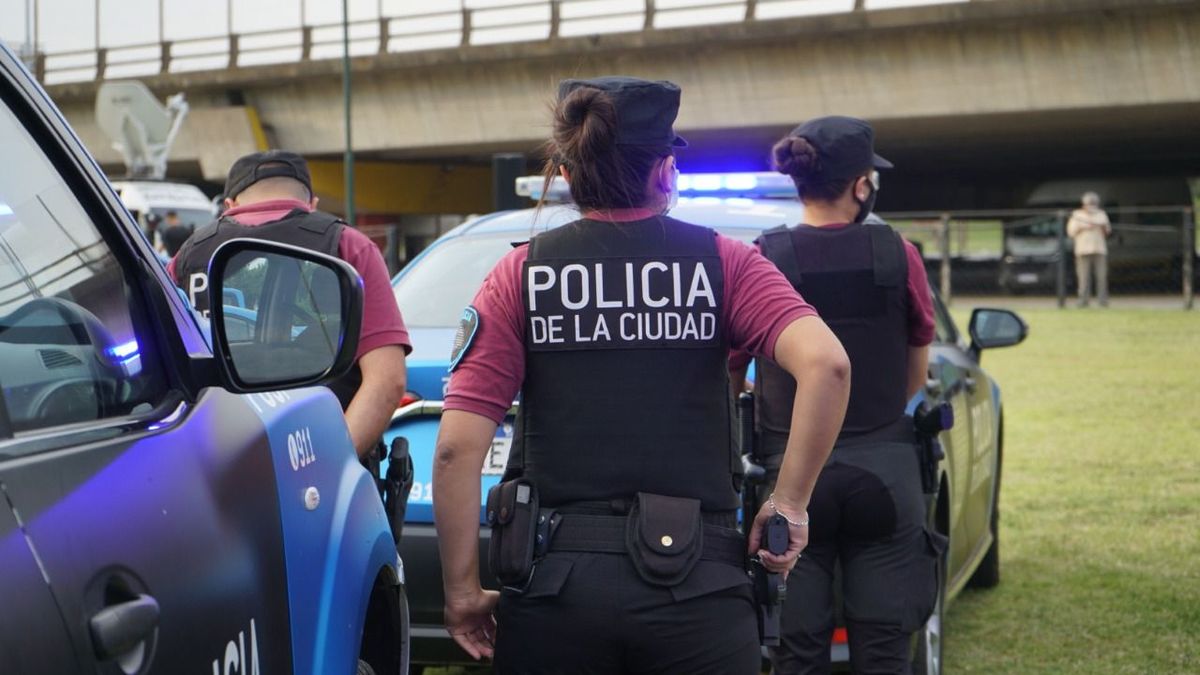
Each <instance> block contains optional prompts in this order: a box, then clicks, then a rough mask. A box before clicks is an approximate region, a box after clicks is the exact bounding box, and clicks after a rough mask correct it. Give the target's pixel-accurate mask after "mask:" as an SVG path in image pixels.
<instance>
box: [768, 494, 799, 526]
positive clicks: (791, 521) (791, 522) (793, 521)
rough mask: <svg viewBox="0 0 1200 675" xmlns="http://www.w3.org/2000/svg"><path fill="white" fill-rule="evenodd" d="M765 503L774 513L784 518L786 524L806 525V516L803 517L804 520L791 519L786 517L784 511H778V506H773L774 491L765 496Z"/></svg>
mask: <svg viewBox="0 0 1200 675" xmlns="http://www.w3.org/2000/svg"><path fill="white" fill-rule="evenodd" d="M767 505H768V506H770V507H771V510H772V511H774V512H775V515H777V516H779V517H780V518H783V519H784V520H786V521H787V524H788V525H791V526H792V527H808V518H805V519H804V520H792V519H791V518H788V517H787V514H786V513H784V512H782V511H780V510H779V507H778V506H775V493H774V492H772V493H771V495H770V496H769V497H767Z"/></svg>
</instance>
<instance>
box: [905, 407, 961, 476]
mask: <svg viewBox="0 0 1200 675" xmlns="http://www.w3.org/2000/svg"><path fill="white" fill-rule="evenodd" d="M953 426H954V408H952V407H950V404H949V403H945V402H942V403H939V404H937V405H932V406H931V405H929V403H928V402H926V401H922V402H921V404H920V405H919V406H917V409H916V411H914V412H913V428H914V429H915V431H916V434H917V459H918V460H919V461H920V465H921V489H922V490H923V491H924V492H925V494H927V495H929V494H933V493H935V492H937V488H938V485H937V479H938V464H940V463H941V461H942V459H944V458H945V457H946V452H945V451H944V450H942V444H941V441H939V440H938V434H940V433H941V432H943V431H947V430H949V429H950V428H952V427H953Z"/></svg>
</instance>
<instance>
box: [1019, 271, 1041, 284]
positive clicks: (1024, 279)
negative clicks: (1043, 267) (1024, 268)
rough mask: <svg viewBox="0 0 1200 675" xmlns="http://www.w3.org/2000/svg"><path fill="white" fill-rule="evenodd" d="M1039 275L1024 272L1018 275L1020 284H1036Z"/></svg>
mask: <svg viewBox="0 0 1200 675" xmlns="http://www.w3.org/2000/svg"><path fill="white" fill-rule="evenodd" d="M1037 281H1038V275H1037V273H1036V272H1022V273H1020V274H1018V275H1017V283H1018V284H1036V283H1037Z"/></svg>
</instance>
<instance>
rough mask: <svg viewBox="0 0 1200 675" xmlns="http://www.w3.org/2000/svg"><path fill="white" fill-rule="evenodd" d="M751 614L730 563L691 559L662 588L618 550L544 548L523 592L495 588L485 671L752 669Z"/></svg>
mask: <svg viewBox="0 0 1200 675" xmlns="http://www.w3.org/2000/svg"><path fill="white" fill-rule="evenodd" d="M756 621H757V620H756V610H755V605H754V598H753V594H752V592H751V588H750V583H749V581H748V579H747V577H746V573H745V571H744V570H742V569H740V568H738V567H737V566H735V565H730V564H727V563H721V562H715V561H709V560H700V561H699V562H697V563H696V567H695V569H693V570H692V572H691V574H690V575H689V576H688V577H687V578H686V579H685V580H684V581H683V582H681V583H680V584H679V585H677V586H673V587H671V588H663V587H660V586H652V585H649V584H647V583H645V582H644V581H642V579H641V578H640V577H639V576H638V574H637V572H636V570H634V567H633V565H632V563H631V562H630V560H629V557H628V556H627V555H622V554H618V553H575V552H551V553H549V554H548V555H546V557H545V558H543V559H542V560H541V561H539V562H538V564H537V569H536V571H535V572H534V575H533V578H532V579H531V581H530V583H529V586H528V587H527V589H526V590H525V592H524V593H521V594H518V593H516V592H514V591H511V590H504V591H502V592H501V595H500V605H499V608H498V609H497V612H496V622H497V629H496V653H495V659H494V668H493V672H496V673H522V674H526V673H528V674H535V673H556V674H558V673H581V674H583V673H589V674H590V673H596V674H599V673H604V674H608V673H613V674H615V673H631V674H632V673H680V674H684V673H686V674H697V675H699V674H704V673H711V674H712V675H718V674H720V675H742V674H745V675H752V674H755V673H758V672H759V669H760V667H761V665H762V656H761V650H760V648H759V643H758V627H757V623H756Z"/></svg>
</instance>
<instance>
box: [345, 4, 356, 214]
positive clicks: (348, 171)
mask: <svg viewBox="0 0 1200 675" xmlns="http://www.w3.org/2000/svg"><path fill="white" fill-rule="evenodd" d="M342 109H343V112H342V114H343V116H344V118H345V125H346V154H345V157H344V158H343V159H342V164H343V174H344V175H345V178H346V187H345V193H346V222H347V223H350V226H351V227H354V226H355V225H356V223H355V220H354V144H353V142H352V140H353V138H352V135H351V131H350V127H351V122H350V0H342Z"/></svg>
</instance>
